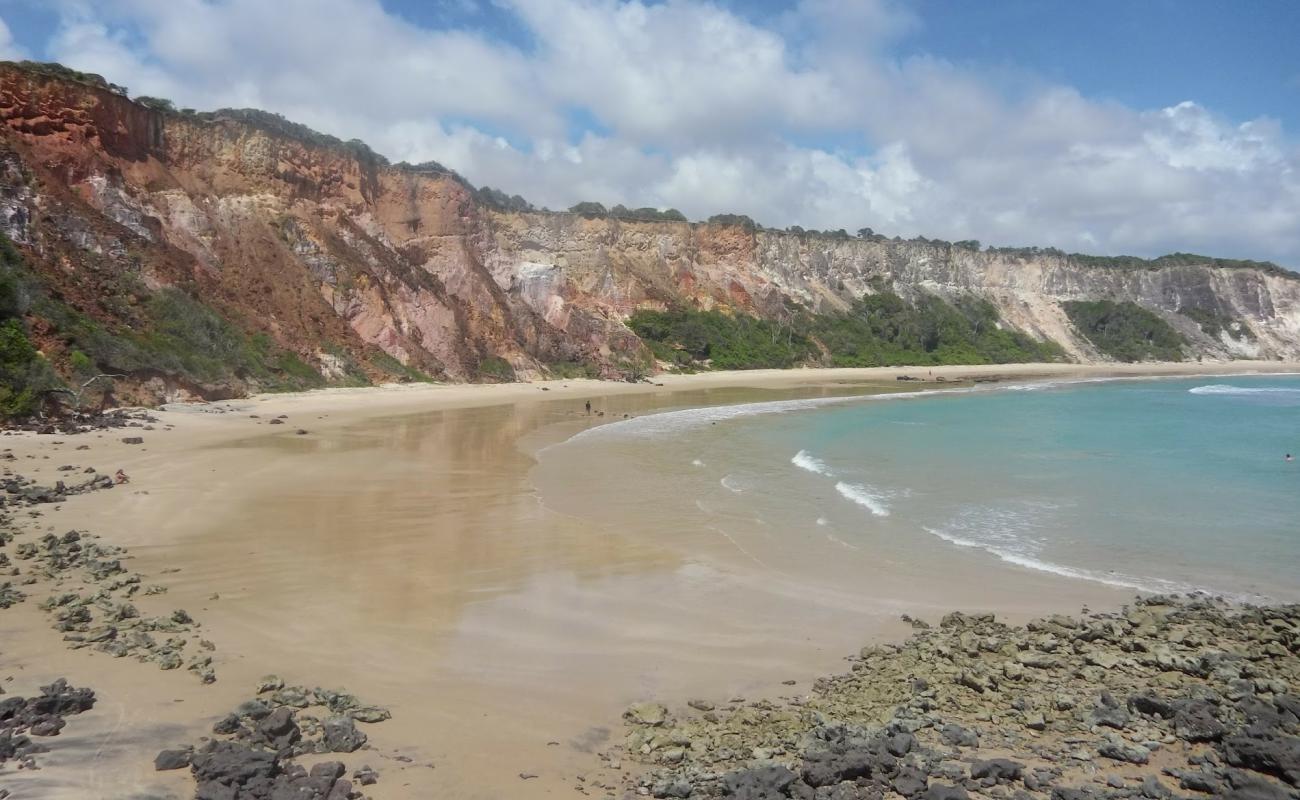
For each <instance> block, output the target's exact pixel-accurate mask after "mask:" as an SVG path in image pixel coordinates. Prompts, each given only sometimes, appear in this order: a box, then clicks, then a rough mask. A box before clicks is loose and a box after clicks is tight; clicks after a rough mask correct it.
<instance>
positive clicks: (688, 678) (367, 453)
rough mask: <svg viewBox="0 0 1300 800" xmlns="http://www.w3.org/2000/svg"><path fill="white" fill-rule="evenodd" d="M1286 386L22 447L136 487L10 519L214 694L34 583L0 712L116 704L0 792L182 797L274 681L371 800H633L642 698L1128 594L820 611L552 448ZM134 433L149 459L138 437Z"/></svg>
mask: <svg viewBox="0 0 1300 800" xmlns="http://www.w3.org/2000/svg"><path fill="white" fill-rule="evenodd" d="M1268 372H1300V364H1290V363H1280V362H1267V363H1265V362H1231V363H1203V364H1202V363H1190V364H1139V365H1105V366H1082V365H1073V364H1051V365H997V366H981V367H943V368H933V369H932V370H931V369H929V368H900V369H847V370H826V369H808V370H790V371H776V370H769V371H753V372H733V373H705V374H699V375H689V376H659V377H656V378H654V379H653V382H652V383H641V384H618V383H605V382H598V381H588V380H562V381H547V382H542V383H531V384H502V385H423V384H419V385H404V386H394V387H383V388H373V389H341V390H324V391H318V392H311V393H304V394H285V395H262V396H257V397H252V398H248V399H246V400H234V401H229V402H222V403H214V404H209V405H202V404H198V405H188V406H175V407H167V408H164V409H163V410H160V411H157V412H153V413H154V416H155V417H156V418H157V420H158V422H157V423H154V424H153V425H152V426H151V427H152V429H149V430H137V429H126V430H108V431H97V432H92V433H88V434H81V435H76V436H63V435H37V434H30V433H22V434H13V435H8V436H5V437H4V438H3V439H2V440H0V449H4V448H7V449H8V450H9V451H11V452H12V454H13V456H14V459H13V460H12V461H9V462H7V464H6V466H7V467H8V468H9V469H10V470H11V471H12V472H13V473H17V474H21V475H24V476H26V477H29V478H34V479H35V480H36V481H37V482H38V483H43V484H49V483H53V482H54V481H55V480H58V479H60V478H64V477H66V476H67V473H68V472H71V471H68V470H65V471H63V472H60V471H59V467H61V466H72V467H75V468H76V471H77V472H79V471H81V470H84V469H85V468H87V467H94V468H95V469H97V470H98V471H99V472H100V473H107V474H112V473H113V472H114V471H116V470H119V469H121V470H123V471H124V472H125V473H126V474H127V475H129V476H130V479H131V481H130V483H129V484H127V485H123V486H118V487H116V488H114V489H112V490H107V491H98V492H94V493H90V494H86V495H82V496H77V497H74V498H71V499H69V500H68V501H66V502H64V503H61V504H58V505H56V506H49V505H47V506H41V507H39V508H37V509H34V511H36V512H37V513H36V514H35V515H33V510H27V509H23V510H19V511H16V512H15V514H16V515H17V516H16V519H17V521H18V527H19V529H20V530H21V531H23V533H22V534H20V536H19V537H18V538H17V539H16V541H18V542H22V541H28V540H31V539H33V538H35V537H36V536H39V535H43V534H44V533H46V532H54V533H60V534H61V533H63V532H64V531H67V530H71V529H77V530H83V531H90V532H93V533H94V534H96V535H98V536H99V537H102V539H103V540H104V541H105V542H108V543H111V544H113V545H117V546H120V547H124V548H126V549H127V550H128V551H129V556H130V560H129V561H128V562H127V564H128V566H129V569H130V570H132V571H134V572H139V573H140V574H142V575H143V576H145V579H146V581H147V582H148V583H150V584H158V585H160V586H163V587H165V588H166V592H165V593H164V594H157V595H151V596H141V597H138V598H137V599H136V600H135V602H136V605H138V606H139V608H140V611H141V612H142V613H144V614H147V615H149V614H169V613H171V612H172V611H173V610H175V609H185V610H186V611H187V612H188V613H189V614H190V615H192V616H193V617H194V618H195V619H196V620H198V621H199V622H200V623H201V625H202V627H201V630H202V635H203V637H204V638H206V639H209V640H211V642H213V643H214V644H215V647H216V649H215V651H214V652H213V655H212V657H213V664H214V667H215V670H216V673H217V676H218V679H217V681H216V682H215V683H213V684H210V685H203V684H201V683H200V682H199V681H198V680H197V679H196V677H195V675H194V674H193V673H191V672H188V671H186V670H183V669H178V670H172V671H160V670H158V669H157V668H156V667H154V666H153V665H150V664H140V663H136V662H135V661H134V660H133V659H129V658H119V659H115V658H112V657H111V656H109V655H106V654H104V653H99V652H95V651H94V649H93V648H85V649H80V650H69V649H67V648H66V647H65V644H64V642H63V641H61V635H60V634H59V633H57V632H56V631H54V630H52V629H51V627H50V621H49V618H48V617H47V615H46V613H45V612H43V611H42V610H41V609H40V608H39V607H38V603H39V601H40V600H41V599H43V598H44V597H45V596H46V595H47V594H49V593H50V592H51V591H53V590H54V588H55V587H54V586H52V585H36V586H33V587H28V592H29V594H30V595H31V597H30V598H29V600H28V601H27V602H24V603H20V604H18V605H15V606H14V607H12V608H9V609H7V610H3V611H0V620H2V621H3V622H2V628H0V629H2V630H3V632H4V635H3V637H2V638H0V641H2V642H3V644H0V680H5V681H7V682H6V683H4V684H3V686H4V689H5V692H7V693H11V694H12V693H17V694H22V693H23V692H32V691H34V690H35V688H36V687H37V686H39V685H43V684H46V683H49V682H50V681H51V680H53V679H54V678H58V677H66V678H68V680H69V682H70V683H72V684H74V685H77V686H90V687H93V688H94V689H95V691H96V692H97V694H98V695H99V697H100V702H99V703H98V704H97V705H96V707H95V708H94V710H93V711H90V712H87V713H86V714H83V715H81V716H80V717H79V718H78V719H76V720H75V723H74V724H70V725H69V727H68V728H67V730H65V731H64V733H63V735H62V736H60V737H59V738H58V739H56V740H52V741H51V745H52V747H51V752H49V753H48V754H45V755H44V756H42V757H41V766H42V769H41V770H39V771H36V772H23V773H14V774H12V775H10V774H5V775H4V777H5V779H6V787H7V788H10V789H11V791H13V792H14V794H13V796H14V797H17V798H23V797H32V798H35V797H41V798H55V797H58V798H63V797H66V798H85V797H105V798H110V797H111V798H121V797H144V796H151V797H169V796H176V797H184V796H189V795H188V794H187V792H192V788H191V787H192V780H191V779H190V777H189V775H188V773H187V772H186V771H184V770H181V771H177V772H155V771H154V768H153V763H152V762H153V757H154V756H155V754H157V752H158V751H159V750H160V749H163V748H166V747H177V746H181V745H184V744H189V743H193V742H195V741H197V740H198V739H199V738H200V737H201V736H204V735H207V734H208V733H209V731H210V729H211V726H212V724H213V722H214V721H215V720H217V719H218V718H220V717H221V716H222V715H224V714H225V713H227V712H228V711H229V710H230V709H231V708H232V707H234V706H235V705H237V704H238V703H239V702H241V701H243V700H245V699H247V698H248V697H250V696H251V695H252V692H253V686H254V685H255V683H256V682H257V680H258V679H259V678H260V677H261V676H263V675H266V674H268V673H274V674H277V675H280V676H282V677H283V678H285V680H286V681H288V682H290V683H294V684H302V685H305V686H324V687H332V688H334V687H345V688H346V689H347V690H348V691H350V692H352V693H355V694H357V695H358V696H360V697H362V698H363V699H364V700H365V701H366V702H367V703H374V704H377V705H380V706H383V707H386V708H388V709H390V710H391V711H392V715H393V716H392V719H391V720H389V721H386V722H383V723H381V724H376V725H370V726H366V728H365V731H366V733H367V734H368V735H369V738H370V745H371V748H372V749H370V750H363V751H360V752H357V753H354V754H352V755H350V756H348V757H347V758H346V759H345V760H346V761H347V764H348V766H349V769H352V768H355V767H357V766H360V765H362V764H368V765H369V766H372V767H374V768H375V769H376V770H377V771H378V772H379V773H380V775H381V778H380V781H379V783H377V784H375V785H374V786H370V787H367V792H368V794H370V795H371V796H372V797H374V798H377V799H378V800H384V798H407V797H412V798H413V797H427V796H445V797H457V798H498V797H520V798H529V797H554V796H564V795H568V794H571V793H573V791H574V789H575V787H591V786H592V785H593V784H596V783H601V784H608V785H614V784H617V783H618V782H619V781H620V778H621V776H622V774H623V773H624V772H626V771H627V770H628V769H629V768H630V765H626V764H624V765H620V766H619V767H617V768H613V767H611V766H610V764H609V762H608V761H602V760H601V759H599V758H598V756H597V753H599V752H600V751H602V750H604V749H605V748H607V747H608V746H609V745H611V744H613V743H616V742H618V741H620V740H621V739H622V736H623V732H622V727H621V721H620V714H621V712H622V710H623V709H624V708H625V707H626V706H627V705H628V704H629V703H631V702H634V701H639V700H647V699H654V700H658V701H662V702H666V703H668V704H670V705H671V704H674V703H677V704H680V703H682V702H684V701H685V700H686V699H687V698H689V697H710V698H724V699H725V698H728V697H734V696H738V695H740V696H749V697H757V696H776V695H797V694H799V693H801V692H804V691H807V690H808V688H809V687H810V684H811V681H812V679H813V678H814V677H815V676H817V675H820V674H823V673H826V672H831V671H835V670H837V669H839V668H840V667H841V665H842V664H843V658H844V657H845V656H846V655H848V654H850V653H852V652H856V651H857V650H858V648H860V647H861V646H862V645H863V644H866V643H869V642H882V641H894V640H899V639H902V638H903V637H905V636H906V635H907V634H908V633H909V632H910V629H909V628H908V626H907V625H906V624H904V623H903V622H902V621H901V620H900V619H899V617H900V615H901V614H903V613H910V614H912V615H917V616H923V617H935V618H937V616H939V615H941V614H942V613H944V612H945V611H948V610H952V609H962V610H968V611H996V612H998V614H999V616H1000V617H1002V616H1005V617H1007V618H1010V619H1012V620H1015V619H1020V620H1023V619H1026V618H1028V617H1029V616H1031V615H1037V614H1043V613H1052V612H1057V611H1061V612H1077V611H1078V610H1079V608H1080V607H1081V606H1085V605H1087V606H1090V607H1092V608H1103V607H1112V606H1117V605H1119V604H1120V603H1122V602H1124V601H1125V600H1126V599H1128V598H1130V597H1131V596H1132V592H1129V591H1124V590H1120V589H1115V588H1111V587H1105V586H1100V585H1096V584H1090V583H1086V582H1081V581H1070V580H1067V579H1063V578H1056V577H1053V576H1049V575H1043V574H1033V573H1030V572H1028V571H1025V570H1015V569H1012V568H1006V569H1003V570H1000V571H999V572H998V573H997V574H996V576H995V578H996V580H992V581H987V580H980V579H978V578H977V577H975V576H976V573H975V572H962V571H960V570H958V571H957V572H955V573H945V574H944V575H918V574H894V573H891V571H890V570H889V568H888V566H887V565H882V566H881V568H880V569H879V570H877V571H876V572H874V573H873V574H870V575H864V576H863V578H862V583H863V584H864V586H867V587H869V589H864V590H863V591H862V593H860V594H859V593H850V594H845V593H824V594H822V593H818V592H817V591H815V590H814V588H813V587H808V586H806V585H804V584H803V583H802V582H801V581H799V580H794V579H790V578H788V577H787V578H783V577H782V575H781V574H778V573H780V571H779V570H775V571H765V570H764V569H761V568H759V567H757V566H755V565H754V564H750V563H747V562H745V561H744V560H743V559H740V558H739V557H737V556H736V555H735V554H734V553H732V552H731V551H729V550H727V549H726V548H716V549H711V548H703V547H701V546H699V544H698V540H696V539H695V538H693V537H692V536H690V535H689V532H686V533H684V534H682V535H678V534H677V533H675V532H673V531H666V530H662V528H661V526H660V525H659V524H658V521H657V520H655V519H646V518H638V519H617V518H616V517H605V518H602V517H601V516H600V515H595V516H592V517H588V516H585V515H584V516H578V515H574V514H570V513H565V512H564V511H563V510H562V509H559V510H557V508H555V507H553V506H548V505H547V504H546V503H544V502H542V493H541V492H540V491H539V485H542V486H544V485H545V484H546V483H547V482H550V483H555V482H557V481H559V482H561V483H562V482H563V474H562V472H555V471H552V472H550V473H546V474H542V473H539V472H538V471H537V467H538V461H537V459H536V458H535V454H536V453H537V451H538V450H539V449H540V448H543V447H545V446H547V445H549V444H553V443H555V442H559V441H562V440H564V439H566V438H567V437H569V436H571V435H573V434H574V433H577V432H579V431H581V430H583V429H585V428H587V427H590V426H593V425H599V424H602V423H605V422H609V421H613V420H616V419H622V418H623V417H624V415H629V416H640V415H644V414H647V413H653V412H655V411H657V410H663V409H669V408H684V407H693V406H702V405H718V404H732V403H741V402H756V401H762V400H772V399H786V398H802V397H815V396H828V395H840V394H856V393H870V392H881V391H897V390H899V389H906V390H909V391H912V390H917V389H923V388H935V387H938V386H940V385H951V384H952V382H964V381H974V380H988V379H998V380H1016V381H1020V380H1041V379H1086V378H1104V377H1124V376H1156V375H1161V376H1163V375H1168V376H1176V375H1217V374H1244V373H1268ZM900 375H908V376H914V377H916V378H919V379H922V380H920V381H915V382H913V381H906V382H905V381H899V380H897V378H898V377H899V376H900ZM938 379H943V381H944V383H943V384H940V383H939V382H938ZM588 401H590V403H591V404H592V407H593V412H594V413H592V414H590V415H589V414H588V413H587V412H586V410H585V407H584V403H586V402H588ZM130 436H140V437H142V438H143V442H142V443H140V444H127V443H124V442H123V441H122V440H123V438H125V437H130ZM548 469H552V470H554V469H555V467H548ZM73 474H76V473H75V472H74V473H73ZM569 490H570V491H571V492H578V493H580V492H581V487H573V486H571V487H569ZM633 490H634V489H633ZM591 502H592V503H593V504H597V505H598V504H600V503H601V502H602V499H601V498H599V497H592V498H591ZM790 642H800V644H801V646H797V647H794V646H787V645H788V643H790ZM788 681H794V684H793V685H790V684H788V683H787V682H788ZM521 776H534V777H521ZM588 791H591V790H590V789H589V788H588ZM591 793H592V794H595V795H596V796H603V795H604V793H603V792H600V791H591Z"/></svg>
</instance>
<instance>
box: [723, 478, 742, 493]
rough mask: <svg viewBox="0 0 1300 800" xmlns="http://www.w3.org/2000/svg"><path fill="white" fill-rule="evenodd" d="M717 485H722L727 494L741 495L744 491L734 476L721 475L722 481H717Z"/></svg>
mask: <svg viewBox="0 0 1300 800" xmlns="http://www.w3.org/2000/svg"><path fill="white" fill-rule="evenodd" d="M718 483H720V484H722V488H724V489H726V490H727V491H729V492H735V493H736V494H741V493H743V492H744V491H745V487H744V486H742V485H740V482H739V481H737V480H736V476H735V475H723V476H722V480H720V481H718Z"/></svg>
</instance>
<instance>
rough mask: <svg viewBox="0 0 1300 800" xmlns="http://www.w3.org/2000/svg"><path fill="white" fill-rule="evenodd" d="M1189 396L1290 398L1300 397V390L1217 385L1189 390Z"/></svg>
mask: <svg viewBox="0 0 1300 800" xmlns="http://www.w3.org/2000/svg"><path fill="white" fill-rule="evenodd" d="M1187 393H1188V394H1217V395H1228V396H1235V397H1258V396H1271V397H1276V396H1279V395H1280V396H1289V397H1300V389H1294V388H1290V387H1284V386H1231V385H1229V384H1226V383H1216V384H1211V385H1209V386H1196V387H1194V388H1191V389H1188V390H1187Z"/></svg>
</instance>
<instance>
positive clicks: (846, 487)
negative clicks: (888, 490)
mask: <svg viewBox="0 0 1300 800" xmlns="http://www.w3.org/2000/svg"><path fill="white" fill-rule="evenodd" d="M835 491H837V492H839V493H840V494H841V495H842V496H843V497H844V498H845V499H846V500H850V501H852V502H854V503H857V504H858V505H860V506H862V507H864V508H866V509H867V510H868V511H870V512H871V513H872V514H874V515H875V516H877V517H887V516H889V505H888V504H887V503H886V502H885V500H886V498H885V496H883V495H882V494H881V493H880V492H879V491H877V490H876V489H873V488H871V487H868V486H863V485H861V484H858V483H845V482H843V481H840V482H839V483H837V484H835Z"/></svg>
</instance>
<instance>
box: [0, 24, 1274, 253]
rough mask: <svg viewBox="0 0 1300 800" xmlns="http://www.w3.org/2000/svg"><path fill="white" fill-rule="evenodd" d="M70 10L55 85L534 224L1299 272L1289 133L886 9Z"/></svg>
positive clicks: (53, 54) (0, 43)
mask: <svg viewBox="0 0 1300 800" xmlns="http://www.w3.org/2000/svg"><path fill="white" fill-rule="evenodd" d="M56 2H58V3H59V8H60V13H61V23H60V26H59V29H58V31H57V33H56V34H55V36H54V37H53V39H52V40H51V41H50V42H48V43H45V46H44V49H45V50H46V51H47V56H48V57H50V58H52V59H56V60H59V61H62V62H64V63H66V64H68V65H70V66H73V67H76V68H78V69H83V70H88V71H94V72H99V73H102V74H104V75H105V76H106V77H108V78H109V79H110V80H112V81H114V82H117V83H123V84H126V85H128V86H129V87H130V88H131V89H132V91H133V92H134V93H139V94H150V95H159V96H164V97H169V98H171V99H173V100H175V101H176V102H177V104H179V105H184V106H192V107H196V108H216V107H221V106H253V107H260V108H266V109H269V110H273V111H277V112H280V113H283V114H285V115H286V116H288V117H289V118H291V119H295V120H298V121H302V122H305V123H307V124H309V125H312V126H314V127H317V128H320V129H322V130H325V131H328V132H330V133H334V134H335V135H338V136H341V137H343V138H352V137H357V138H361V139H364V140H365V141H367V142H369V143H370V144H371V145H372V146H373V147H374V148H375V149H376V150H378V151H380V152H382V153H384V154H385V155H387V156H389V157H390V158H392V159H394V160H409V161H423V160H428V159H435V160H437V161H440V162H442V163H444V164H446V165H448V166H450V167H453V168H454V169H456V170H458V171H460V172H461V173H462V174H464V175H465V176H466V177H467V178H469V179H470V180H471V181H473V182H474V183H476V184H489V185H492V186H497V187H500V188H503V189H505V190H506V191H508V192H510V193H519V194H522V195H524V196H525V197H527V198H528V199H529V200H532V201H533V202H534V203H537V204H539V205H548V206H551V207H567V206H568V205H571V204H572V203H574V202H577V201H579V200H599V201H602V202H605V203H606V204H614V203H623V204H625V205H629V206H644V205H655V206H659V207H668V206H672V207H676V208H679V209H681V210H682V211H684V212H685V213H686V214H687V215H688V216H691V217H693V218H701V217H705V216H708V215H709V214H712V213H717V212H735V213H746V214H749V215H750V216H752V217H754V218H755V219H758V220H759V221H761V222H763V223H765V224H768V225H774V226H786V225H791V224H799V225H802V226H804V227H812V228H840V227H843V228H846V229H848V230H850V231H852V230H856V229H857V228H860V227H864V226H869V227H872V228H875V229H876V230H878V231H881V232H885V233H888V234H900V235H902V236H905V237H907V236H912V235H915V234H923V235H926V236H931V237H939V238H945V239H953V240H955V239H964V238H977V239H981V240H983V241H986V242H992V243H998V244H1039V245H1043V246H1047V245H1051V246H1056V247H1061V248H1064V249H1067V250H1081V251H1090V252H1102V253H1121V252H1123V253H1136V254H1143V255H1152V254H1157V253H1161V252H1166V251H1171V250H1195V251H1206V252H1213V253H1216V254H1222V255H1232V256H1241V257H1255V258H1271V259H1275V260H1279V261H1281V262H1282V263H1285V264H1288V265H1291V266H1300V225H1297V224H1296V220H1297V219H1300V148H1298V147H1297V145H1296V143H1295V141H1294V140H1292V139H1290V138H1288V136H1287V134H1286V133H1285V132H1284V131H1283V130H1282V129H1281V126H1280V125H1279V124H1278V123H1276V122H1274V121H1271V120H1269V119H1255V120H1246V121H1229V120H1226V119H1222V118H1220V117H1218V116H1216V115H1215V114H1214V113H1213V112H1212V111H1211V110H1210V109H1207V108H1204V107H1202V106H1200V105H1198V104H1197V103H1196V102H1195V99H1194V98H1193V99H1188V100H1185V101H1182V102H1177V103H1173V104H1171V105H1170V106H1169V107H1166V108H1153V109H1135V108H1128V107H1125V106H1122V105H1119V104H1116V103H1113V102H1107V101H1104V100H1098V99H1093V98H1089V97H1085V96H1083V95H1081V94H1080V93H1079V92H1078V91H1076V90H1074V89H1073V88H1071V87H1069V86H1065V85H1060V84H1057V83H1052V82H1049V81H1046V80H1042V79H1040V78H1037V77H1035V76H1033V75H1015V76H1010V77H1008V76H1007V75H1006V74H1005V73H1000V74H996V75H995V74H993V73H991V72H989V73H986V72H982V71H981V70H980V69H979V68H977V67H971V66H958V65H954V64H952V63H949V62H946V61H944V60H943V59H941V58H937V57H932V56H929V57H911V58H900V57H898V56H897V55H896V53H897V52H898V51H899V47H898V45H899V43H900V42H903V41H905V40H906V37H907V36H908V35H909V34H910V33H911V32H914V31H915V30H916V29H917V28H918V26H921V25H923V24H924V20H922V19H920V18H918V17H917V16H916V15H915V14H914V13H913V12H911V11H910V10H909V9H908V8H907V7H904V6H900V5H897V4H895V3H894V2H891V0H860V1H857V2H848V0H803V2H801V3H800V4H799V5H798V6H797V7H795V8H794V9H793V10H791V11H790V12H788V13H786V14H782V15H780V16H778V17H774V18H772V19H770V20H761V21H755V20H751V19H746V18H744V17H741V16H739V15H737V14H736V13H733V12H732V11H729V10H727V9H725V8H723V7H720V6H718V5H715V4H713V3H710V2H706V1H705V0H667V2H664V3H655V4H648V3H642V2H621V1H616V0H494V2H495V9H494V10H496V11H499V12H500V13H503V14H505V15H507V16H509V17H510V18H511V19H512V20H513V21H514V22H516V23H517V24H518V26H519V28H520V29H521V30H522V31H524V32H525V34H526V37H525V38H526V40H527V41H526V42H524V43H523V44H512V43H510V42H508V41H506V40H504V39H502V38H501V37H498V36H494V35H492V34H491V33H489V32H485V31H480V30H475V29H473V28H471V27H466V26H464V25H461V26H459V27H457V26H451V25H448V26H445V27H442V28H440V29H430V28H423V27H419V26H417V25H416V24H414V23H412V22H410V21H408V20H406V19H404V18H403V17H400V16H398V15H395V14H393V13H390V12H389V11H386V10H385V8H384V7H383V6H381V5H380V3H379V1H378V0H278V2H275V3H266V2H263V1H262V0H105V1H104V2H97V3H95V4H94V5H93V7H92V6H91V5H89V4H86V3H84V2H80V0H56ZM28 44H29V45H30V44H31V43H28ZM27 49H28V50H30V51H36V50H37V49H38V48H37V47H34V46H29V47H28V48H27ZM13 51H14V45H13V44H12V42H11V37H9V36H8V29H7V28H5V27H3V24H2V23H0V53H4V52H13Z"/></svg>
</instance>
